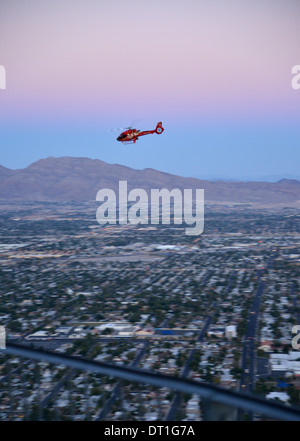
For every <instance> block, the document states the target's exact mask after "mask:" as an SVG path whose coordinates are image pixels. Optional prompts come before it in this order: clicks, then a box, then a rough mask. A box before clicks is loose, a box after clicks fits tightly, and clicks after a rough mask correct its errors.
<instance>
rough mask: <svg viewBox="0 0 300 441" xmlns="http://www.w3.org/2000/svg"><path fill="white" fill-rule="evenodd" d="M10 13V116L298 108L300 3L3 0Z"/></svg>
mask: <svg viewBox="0 0 300 441" xmlns="http://www.w3.org/2000/svg"><path fill="white" fill-rule="evenodd" d="M0 9H1V11H0V29H1V31H0V32H1V41H0V64H2V65H4V66H5V68H6V70H7V88H8V92H7V96H5V97H3V98H2V97H1V98H2V101H5V114H6V115H7V117H13V118H24V117H25V118H28V117H37V118H42V117H43V116H53V118H56V117H58V116H59V117H60V118H64V116H65V117H66V118H68V117H67V115H69V116H70V115H72V116H76V117H79V118H92V119H97V120H99V119H101V118H107V117H108V118H109V117H111V116H114V117H115V116H120V117H122V116H123V115H124V113H125V114H126V115H134V116H136V115H141V116H142V117H144V116H152V114H156V113H157V110H158V109H159V110H160V112H161V113H163V114H164V115H165V114H167V115H168V116H170V117H176V118H183V119H185V118H186V117H188V118H190V117H195V118H197V117H198V116H203V115H209V116H210V117H212V116H213V115H217V116H218V117H220V116H223V117H224V118H225V119H226V117H227V116H228V115H233V116H235V117H236V116H240V117H243V116H244V117H245V118H248V117H255V115H257V113H259V114H261V115H264V116H265V117H267V118H271V117H273V116H285V117H287V116H290V117H291V116H293V115H295V111H297V110H298V111H299V99H296V96H295V93H293V92H294V91H293V90H292V89H291V87H290V82H291V68H292V66H293V65H295V64H297V63H298V62H299V61H300V60H299V57H300V54H299V41H300V26H299V20H300V2H298V1H289V0H285V1H283V0H282V1H277V0H272V1H271V0H266V1H262V0H251V1H245V0H228V1H226V0H209V1H203V0H202V1H201V0H196V1H193V0H187V1H178V0H172V1H169V0H161V1H156V0H154V1H141V0H139V1H124V0H120V1H117V0H110V1H102V0H69V1H62V0H51V1H47V0H25V1H24V0H23V1H22V0H19V1H18V0H4V1H1V5H0ZM297 98H298V97H297ZM1 107H2V106H1ZM3 107H4V106H3ZM3 111H4V109H3V108H1V109H0V112H1V114H2V115H3ZM25 114H26V115H25Z"/></svg>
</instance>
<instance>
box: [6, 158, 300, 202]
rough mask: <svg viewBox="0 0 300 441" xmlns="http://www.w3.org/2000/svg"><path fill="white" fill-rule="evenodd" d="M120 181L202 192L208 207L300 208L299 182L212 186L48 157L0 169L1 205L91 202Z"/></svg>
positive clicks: (95, 161)
mask: <svg viewBox="0 0 300 441" xmlns="http://www.w3.org/2000/svg"><path fill="white" fill-rule="evenodd" d="M121 180H126V181H127V182H128V191H129V190H131V189H132V188H142V189H145V190H146V191H149V190H150V189H152V188H158V189H162V188H167V189H169V190H171V189H173V188H180V189H182V190H183V189H187V188H192V189H196V188H201V189H204V199H205V202H206V203H215V204H241V203H242V204H253V205H255V206H260V207H294V208H300V181H298V180H295V179H281V180H280V181H279V182H236V181H227V180H224V181H221V180H217V181H209V180H203V179H196V178H186V177H181V176H176V175H172V174H169V173H164V172H161V171H157V170H154V169H150V168H146V169H144V170H135V169H132V168H130V167H126V166H124V165H118V164H108V163H106V162H103V161H101V160H99V159H89V158H77V157H76V158H75V157H60V158H54V157H49V158H46V159H40V160H39V161H37V162H34V163H33V164H31V165H29V166H28V167H26V168H24V169H17V170H12V169H8V168H6V167H3V166H0V200H2V201H58V202H62V201H78V202H82V201H93V200H95V199H96V194H97V191H98V190H100V189H101V188H109V189H112V190H114V191H117V189H118V184H119V181H121Z"/></svg>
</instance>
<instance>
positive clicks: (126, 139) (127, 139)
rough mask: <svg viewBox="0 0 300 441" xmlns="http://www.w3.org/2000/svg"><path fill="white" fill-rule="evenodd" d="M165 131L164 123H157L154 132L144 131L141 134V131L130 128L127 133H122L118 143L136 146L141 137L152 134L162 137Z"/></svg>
mask: <svg viewBox="0 0 300 441" xmlns="http://www.w3.org/2000/svg"><path fill="white" fill-rule="evenodd" d="M164 130H165V129H164V128H163V126H162V121H161V122H159V123H157V125H156V127H155V129H154V130H144V131H142V132H141V131H140V130H137V129H133V128H132V127H128V128H127V130H125V132H123V133H121V135H120V136H118V138H117V141H121V142H122V143H126V144H135V143H136V141H137V140H138V138H139V137H140V136H144V135H150V134H151V135H152V134H153V133H157V134H158V135H160V134H161V133H162V132H163V131H164Z"/></svg>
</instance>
